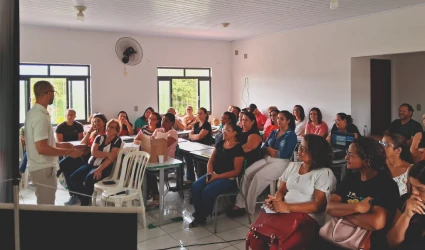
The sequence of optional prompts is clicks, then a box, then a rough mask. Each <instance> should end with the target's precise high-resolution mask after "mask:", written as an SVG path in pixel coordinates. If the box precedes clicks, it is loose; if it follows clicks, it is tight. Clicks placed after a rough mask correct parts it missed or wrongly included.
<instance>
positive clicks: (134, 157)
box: [118, 151, 151, 190]
mask: <svg viewBox="0 0 425 250" xmlns="http://www.w3.org/2000/svg"><path fill="white" fill-rule="evenodd" d="M150 158H151V155H150V154H149V153H147V152H144V151H133V152H129V153H127V154H126V155H125V157H124V160H123V167H122V169H121V176H120V181H119V183H118V186H119V187H128V188H137V189H138V190H139V189H140V188H141V187H142V186H141V185H142V180H143V177H144V174H145V170H146V165H147V164H148V162H149V159H150Z"/></svg>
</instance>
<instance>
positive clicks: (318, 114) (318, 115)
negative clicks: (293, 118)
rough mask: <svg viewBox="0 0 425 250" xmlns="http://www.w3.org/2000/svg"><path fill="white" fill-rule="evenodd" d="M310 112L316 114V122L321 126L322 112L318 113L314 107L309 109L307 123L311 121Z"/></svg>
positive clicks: (318, 110)
mask: <svg viewBox="0 0 425 250" xmlns="http://www.w3.org/2000/svg"><path fill="white" fill-rule="evenodd" d="M311 111H316V113H317V121H318V122H319V124H322V118H323V116H322V111H320V109H319V108H316V107H314V108H312V109H310V112H309V113H308V121H309V122H312V120H311V118H310V113H311Z"/></svg>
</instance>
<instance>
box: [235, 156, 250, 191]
mask: <svg viewBox="0 0 425 250" xmlns="http://www.w3.org/2000/svg"><path fill="white" fill-rule="evenodd" d="M247 168H248V160H247V159H244V160H243V165H242V171H241V173H240V174H239V176H238V178H236V184H237V186H238V188H239V189H240V188H241V187H242V182H243V178H244V176H245V170H246V169H247Z"/></svg>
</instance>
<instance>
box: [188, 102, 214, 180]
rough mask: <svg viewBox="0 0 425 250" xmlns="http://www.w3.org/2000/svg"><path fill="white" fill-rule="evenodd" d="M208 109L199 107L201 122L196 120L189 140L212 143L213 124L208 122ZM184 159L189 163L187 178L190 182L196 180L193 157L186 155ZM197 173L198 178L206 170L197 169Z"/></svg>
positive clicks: (206, 143)
mask: <svg viewBox="0 0 425 250" xmlns="http://www.w3.org/2000/svg"><path fill="white" fill-rule="evenodd" d="M208 118H209V115H208V111H207V110H206V109H205V108H199V109H198V119H199V122H196V123H195V124H194V125H193V129H192V131H190V133H189V140H191V141H193V142H199V143H202V144H205V145H211V144H212V135H211V124H210V123H209V122H208ZM184 160H185V161H186V164H187V174H186V179H187V181H188V182H194V181H195V165H194V163H193V158H192V156H191V155H187V154H186V155H185V156H184ZM196 174H197V175H198V178H199V177H201V176H202V175H204V174H205V170H203V169H196Z"/></svg>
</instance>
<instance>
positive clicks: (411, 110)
mask: <svg viewBox="0 0 425 250" xmlns="http://www.w3.org/2000/svg"><path fill="white" fill-rule="evenodd" d="M401 107H407V110H409V111H410V112H412V115H413V111H414V110H413V107H412V105H410V104H408V103H403V104H401V105H400V107H399V109H400V108H401Z"/></svg>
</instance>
